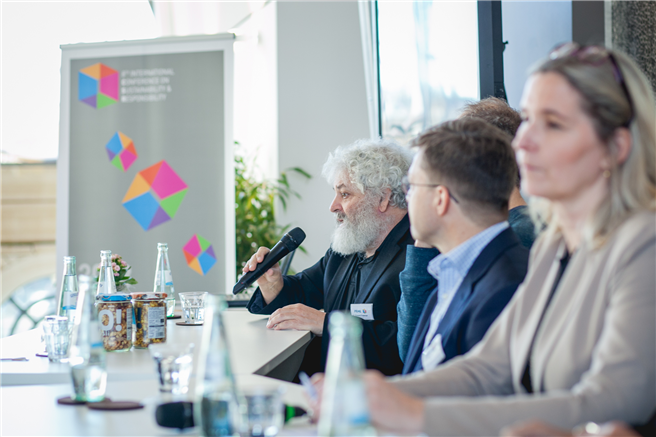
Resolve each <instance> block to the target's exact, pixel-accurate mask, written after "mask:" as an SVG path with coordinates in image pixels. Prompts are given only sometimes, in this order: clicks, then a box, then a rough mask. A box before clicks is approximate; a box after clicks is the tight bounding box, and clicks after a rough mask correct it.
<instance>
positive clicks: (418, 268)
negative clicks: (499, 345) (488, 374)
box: [397, 97, 535, 362]
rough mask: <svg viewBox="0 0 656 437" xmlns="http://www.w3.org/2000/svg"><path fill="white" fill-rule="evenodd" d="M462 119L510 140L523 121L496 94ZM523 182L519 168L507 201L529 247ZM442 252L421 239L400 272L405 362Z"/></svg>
mask: <svg viewBox="0 0 656 437" xmlns="http://www.w3.org/2000/svg"><path fill="white" fill-rule="evenodd" d="M459 118H461V119H468V118H479V119H482V120H485V121H486V122H488V123H490V124H492V125H493V126H496V127H498V128H499V129H501V130H502V131H504V132H506V133H507V134H508V135H510V137H511V139H512V138H513V137H514V136H515V133H516V132H517V129H518V128H519V125H520V124H521V122H522V118H521V116H520V115H519V113H518V112H517V111H515V110H514V109H513V108H511V107H510V105H508V103H507V102H506V101H505V100H502V99H498V98H496V97H488V98H486V99H483V100H480V101H478V102H473V103H469V104H467V105H465V107H464V108H463V110H462V113H461V114H460V117H459ZM520 181H521V179H520V176H519V171H517V177H516V184H515V187H514V189H513V190H512V193H511V194H510V199H509V203H508V208H509V212H508V223H509V224H510V228H511V229H512V230H513V231H514V232H515V234H517V236H518V237H519V240H520V241H521V242H522V244H523V245H524V246H526V247H527V248H529V249H530V248H531V246H532V245H533V241H534V240H535V224H534V223H533V221H532V220H531V217H530V216H529V214H528V210H527V206H526V202H525V201H524V199H523V198H522V195H521V194H520V192H519V187H520ZM439 253H440V252H439V251H438V250H437V249H435V248H433V247H430V245H428V244H426V243H425V242H423V241H421V240H419V239H416V240H415V244H414V247H409V248H408V250H407V252H406V262H405V265H406V267H405V269H404V270H403V272H401V292H402V294H401V299H400V300H399V304H398V306H397V312H398V317H399V318H398V334H397V337H398V346H399V354H400V355H401V359H402V360H403V361H404V362H405V361H406V355H407V354H408V348H409V347H410V341H411V340H412V336H413V334H414V332H415V330H416V328H417V323H418V321H419V317H420V315H421V313H422V311H423V310H424V307H425V306H426V301H427V300H428V297H429V296H430V295H431V293H432V292H433V291H434V290H435V288H436V287H437V280H436V279H435V278H433V276H431V275H430V274H429V273H428V263H429V262H430V261H431V260H432V259H435V257H436V256H438V255H439ZM504 305H505V302H504ZM462 352H464V351H462Z"/></svg>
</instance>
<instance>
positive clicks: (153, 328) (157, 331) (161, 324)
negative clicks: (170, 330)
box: [148, 305, 166, 338]
mask: <svg viewBox="0 0 656 437" xmlns="http://www.w3.org/2000/svg"><path fill="white" fill-rule="evenodd" d="M165 323H166V306H165V305H164V306H161V307H149V308H148V338H164V337H165V336H166V330H165V327H166V325H165Z"/></svg>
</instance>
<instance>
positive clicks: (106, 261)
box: [96, 250, 116, 296]
mask: <svg viewBox="0 0 656 437" xmlns="http://www.w3.org/2000/svg"><path fill="white" fill-rule="evenodd" d="M114 293H116V280H115V279H114V269H113V268H112V251H111V250H101V251H100V271H99V272H98V289H97V290H96V296H100V295H103V294H114Z"/></svg>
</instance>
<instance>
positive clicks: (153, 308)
mask: <svg viewBox="0 0 656 437" xmlns="http://www.w3.org/2000/svg"><path fill="white" fill-rule="evenodd" d="M165 299H166V293H132V302H133V305H134V318H135V323H136V325H137V327H136V330H135V332H136V335H135V338H134V347H135V348H138V349H145V348H147V347H148V345H149V344H151V343H165V342H166V300H165Z"/></svg>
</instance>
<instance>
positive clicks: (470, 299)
mask: <svg viewBox="0 0 656 437" xmlns="http://www.w3.org/2000/svg"><path fill="white" fill-rule="evenodd" d="M528 254H529V251H528V250H527V249H526V248H525V247H524V246H523V245H522V244H521V242H520V241H519V239H518V238H517V236H516V235H515V233H514V232H513V231H512V229H510V228H508V229H506V230H504V231H503V232H501V233H500V234H499V235H497V236H496V237H495V238H494V239H493V240H492V241H491V242H490V243H489V244H488V245H487V246H486V247H485V249H483V251H482V252H481V254H480V255H479V256H478V258H476V260H475V261H474V264H472V266H471V268H470V269H469V272H467V275H466V276H465V278H464V279H463V281H462V284H460V288H458V291H457V292H456V294H455V295H454V297H453V300H452V301H451V304H450V305H449V309H448V310H447V312H446V314H445V315H444V318H443V319H442V322H441V323H440V326H439V328H438V329H437V332H436V333H435V335H437V334H441V335H442V348H443V349H444V354H445V358H444V361H443V362H445V361H448V360H450V359H451V358H453V357H455V356H457V355H462V354H464V353H466V352H467V351H469V350H470V349H471V348H472V347H474V345H475V344H476V343H478V342H479V341H480V340H481V339H482V338H483V336H484V335H485V333H486V332H487V330H488V328H489V327H490V325H491V324H492V322H494V320H495V319H496V318H497V316H498V315H499V314H500V313H501V311H502V310H503V309H504V308H505V306H506V304H507V303H508V301H510V298H511V297H512V295H513V294H514V293H515V290H517V287H518V286H519V284H521V283H522V281H523V280H524V276H526V269H527V267H528ZM436 303H437V288H436V289H435V290H434V291H433V293H431V295H430V297H429V298H428V301H427V302H426V306H425V307H424V310H423V312H422V313H421V316H420V317H419V321H418V322H417V327H416V329H415V332H414V335H413V337H412V341H411V342H410V347H409V348H408V355H407V356H406V359H405V364H404V366H403V374H404V375H405V374H408V373H412V372H417V371H419V370H422V369H423V367H422V364H421V353H422V351H423V349H424V339H425V337H426V334H427V333H428V328H429V326H430V318H431V314H432V313H433V310H434V309H435V304H436Z"/></svg>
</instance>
